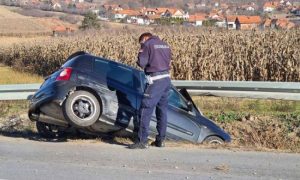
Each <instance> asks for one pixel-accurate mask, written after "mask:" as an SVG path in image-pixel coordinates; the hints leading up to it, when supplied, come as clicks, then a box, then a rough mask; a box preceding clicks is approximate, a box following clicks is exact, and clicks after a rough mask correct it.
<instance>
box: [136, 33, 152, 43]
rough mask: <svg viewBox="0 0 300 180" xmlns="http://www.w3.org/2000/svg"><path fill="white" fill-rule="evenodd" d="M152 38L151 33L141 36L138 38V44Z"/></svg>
mask: <svg viewBox="0 0 300 180" xmlns="http://www.w3.org/2000/svg"><path fill="white" fill-rule="evenodd" d="M152 36H153V35H152V34H151V33H149V32H146V33H143V34H141V35H140V37H139V43H140V44H143V43H145V42H146V41H147V40H148V39H149V38H150V37H152Z"/></svg>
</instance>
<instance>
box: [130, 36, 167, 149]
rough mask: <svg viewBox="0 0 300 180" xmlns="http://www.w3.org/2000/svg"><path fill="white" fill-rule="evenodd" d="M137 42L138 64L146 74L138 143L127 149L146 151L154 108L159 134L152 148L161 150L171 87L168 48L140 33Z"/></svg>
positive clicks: (158, 40)
mask: <svg viewBox="0 0 300 180" xmlns="http://www.w3.org/2000/svg"><path fill="white" fill-rule="evenodd" d="M139 42H140V44H141V49H140V51H139V54H138V61H137V64H138V66H140V67H141V68H143V69H144V71H145V74H146V80H147V86H146V89H145V92H144V97H143V100H142V103H141V107H140V125H139V132H138V141H137V142H135V143H134V144H131V145H129V148H130V149H145V148H148V143H147V141H148V131H149V124H150V120H151V116H152V113H153V111H154V108H155V107H156V111H155V113H156V118H157V125H156V129H157V131H158V135H157V136H156V140H155V141H154V142H153V143H152V144H151V145H154V146H157V147H164V140H165V137H166V129H167V109H168V93H169V89H170V86H171V80H170V75H169V70H170V61H171V49H170V47H169V45H168V44H167V43H165V42H163V41H162V40H160V39H159V37H157V36H153V35H152V34H151V33H143V34H142V35H141V36H140V38H139Z"/></svg>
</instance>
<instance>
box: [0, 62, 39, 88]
mask: <svg viewBox="0 0 300 180" xmlns="http://www.w3.org/2000/svg"><path fill="white" fill-rule="evenodd" d="M41 82H43V78H42V77H41V76H38V75H34V74H29V73H24V72H19V71H16V70H13V69H12V68H10V67H6V66H3V65H1V64H0V84H26V83H41Z"/></svg>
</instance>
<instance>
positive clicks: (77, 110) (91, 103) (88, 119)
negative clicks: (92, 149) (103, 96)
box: [63, 91, 101, 127]
mask: <svg viewBox="0 0 300 180" xmlns="http://www.w3.org/2000/svg"><path fill="white" fill-rule="evenodd" d="M63 112H64V115H65V118H66V119H67V120H68V121H69V122H70V123H72V124H73V125H75V126H78V127H87V126H90V125H92V124H94V123H95V122H96V121H97V120H98V118H99V117H100V113H101V106H100V103H99V101H98V99H97V98H96V97H95V96H94V95H93V94H92V93H90V92H87V91H75V92H74V93H72V94H71V95H70V96H69V97H68V98H67V100H66V101H65V103H64V105H63Z"/></svg>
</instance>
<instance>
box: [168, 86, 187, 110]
mask: <svg viewBox="0 0 300 180" xmlns="http://www.w3.org/2000/svg"><path fill="white" fill-rule="evenodd" d="M168 100H169V104H170V105H172V106H174V107H176V108H179V109H183V110H186V109H188V106H187V104H186V102H185V100H184V99H183V98H182V97H181V95H180V94H179V93H178V92H177V91H175V90H174V89H170V91H169V96H168Z"/></svg>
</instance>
